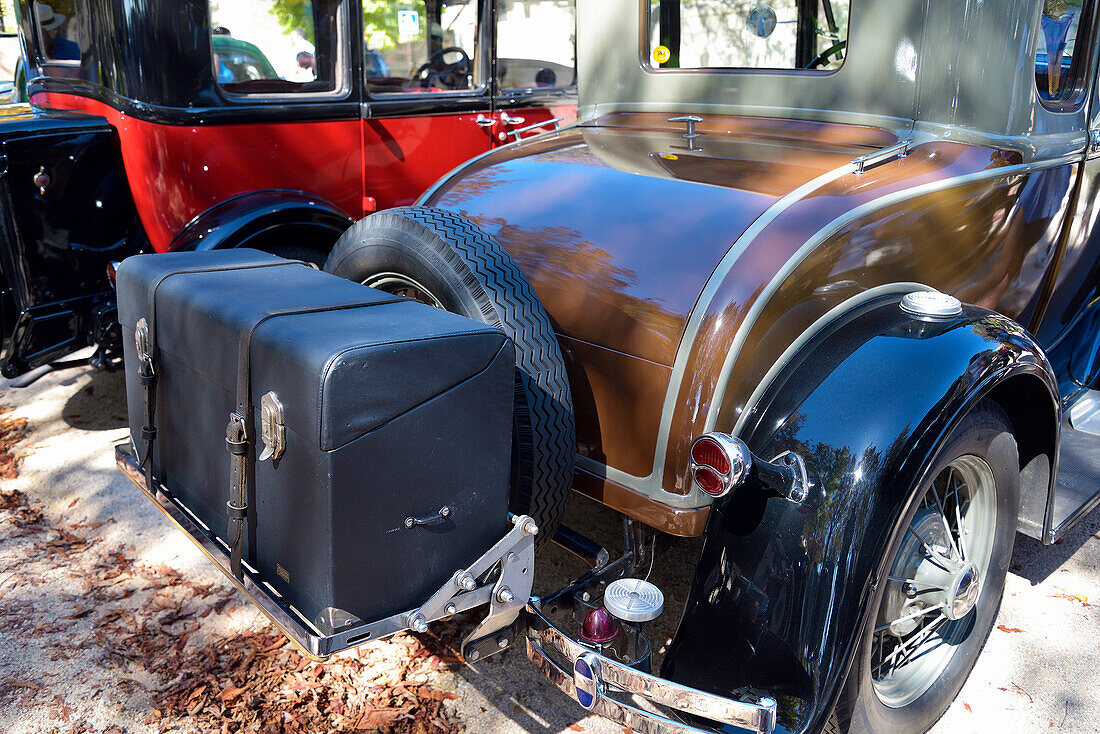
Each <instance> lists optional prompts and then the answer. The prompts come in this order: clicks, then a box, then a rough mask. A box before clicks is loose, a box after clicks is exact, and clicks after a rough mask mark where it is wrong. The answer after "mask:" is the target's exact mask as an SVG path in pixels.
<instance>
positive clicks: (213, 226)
mask: <svg viewBox="0 0 1100 734" xmlns="http://www.w3.org/2000/svg"><path fill="white" fill-rule="evenodd" d="M351 223H352V219H351V217H349V216H348V215H347V214H346V213H344V212H343V211H341V210H340V209H339V208H338V207H337V206H336V205H335V204H333V203H332V202H330V201H327V200H326V199H323V198H321V197H319V196H316V195H314V194H310V193H309V192H306V191H295V190H288V189H267V190H262V191H250V192H247V193H244V194H239V195H237V196H234V197H231V198H229V199H226V200H225V201H222V202H219V203H218V204H215V205H214V206H212V207H210V208H209V209H207V210H206V211H204V212H202V213H201V214H198V215H197V216H195V217H194V218H193V219H192V220H191V221H190V222H188V223H187V225H186V226H184V228H183V229H182V230H180V231H179V233H178V234H177V235H176V236H175V237H174V238H172V243H171V245H169V249H170V250H172V251H176V250H218V249H228V248H234V247H251V248H253V249H257V250H266V251H268V252H270V251H272V250H273V249H275V248H277V247H278V246H280V245H294V246H298V247H307V248H309V249H312V250H316V251H318V252H320V253H327V252H328V251H329V250H330V249H331V248H332V245H333V244H334V243H335V242H336V238H338V237H339V236H340V235H341V234H343V232H344V230H346V229H347V228H348V227H350V226H351Z"/></svg>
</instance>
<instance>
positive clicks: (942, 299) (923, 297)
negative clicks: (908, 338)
mask: <svg viewBox="0 0 1100 734" xmlns="http://www.w3.org/2000/svg"><path fill="white" fill-rule="evenodd" d="M901 310H902V311H905V312H906V313H911V314H913V315H914V316H930V317H932V318H944V317H947V316H958V315H959V314H961V313H962V303H960V302H959V299H958V298H955V297H954V296H949V295H947V294H946V293H940V292H939V291H914V292H912V293H906V294H905V296H904V297H903V298H902V299H901Z"/></svg>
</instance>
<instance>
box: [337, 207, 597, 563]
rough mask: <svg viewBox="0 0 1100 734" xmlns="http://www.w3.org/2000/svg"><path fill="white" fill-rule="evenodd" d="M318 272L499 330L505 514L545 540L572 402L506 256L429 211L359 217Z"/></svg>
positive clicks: (542, 324) (566, 472)
mask: <svg viewBox="0 0 1100 734" xmlns="http://www.w3.org/2000/svg"><path fill="white" fill-rule="evenodd" d="M325 270H327V271H328V272H330V273H334V274H336V275H339V276H341V277H344V278H348V279H349V280H354V281H356V282H358V283H363V284H364V285H368V286H371V287H373V288H378V289H379V290H383V291H386V292H388V293H393V294H396V295H401V296H406V297H408V298H412V299H414V300H417V301H420V302H421V303H425V304H428V305H430V306H434V307H436V308H442V309H445V310H447V311H451V312H453V313H457V314H461V315H463V316H466V317H468V318H472V319H476V320H478V321H482V322H484V323H487V324H491V325H494V326H497V327H499V328H501V329H502V330H503V331H504V333H505V334H507V335H508V336H509V337H510V338H511V339H512V342H513V343H514V345H515V350H516V381H515V404H514V405H515V408H514V411H513V435H512V493H513V494H512V507H511V509H512V511H513V512H516V513H524V514H529V515H531V516H532V517H534V518H535V521H536V523H538V525H539V528H540V533H539V538H538V542H539V544H540V545H541V544H542V543H544V542H546V541H548V540H549V539H550V537H551V536H552V535H553V533H554V530H555V529H556V528H557V526H558V524H559V523H560V521H561V516H562V513H563V512H564V510H565V503H566V500H567V499H568V497H569V491H570V489H571V488H572V485H573V460H574V456H575V452H576V440H575V437H574V423H573V399H572V396H571V394H570V391H569V382H568V379H567V377H566V373H565V365H564V362H563V361H562V357H561V351H560V349H559V347H558V342H557V337H556V336H555V335H554V329H553V325H552V324H551V322H550V318H549V317H548V316H547V315H546V312H545V311H544V310H543V308H542V305H541V304H540V303H539V301H538V298H537V297H536V296H535V293H534V291H533V290H532V289H531V286H530V284H529V283H528V282H527V280H526V279H525V278H524V277H523V274H522V273H521V272H520V271H519V268H518V267H517V266H516V264H515V262H514V261H513V260H512V258H511V256H509V255H508V253H507V252H505V251H504V249H503V248H502V247H501V246H500V245H499V244H498V243H497V242H496V240H494V239H493V238H492V237H490V236H489V235H488V234H486V233H485V231H484V230H482V229H481V228H480V227H478V226H477V225H476V224H474V223H473V222H471V221H470V220H468V219H466V218H465V217H462V216H460V215H458V214H454V213H452V212H448V211H443V210H439V209H432V208H428V207H401V208H397V209H388V210H386V211H382V212H378V213H376V214H372V215H370V216H369V217H366V218H364V219H361V220H360V221H358V222H356V223H355V224H354V225H352V226H351V228H350V229H348V231H347V232H345V233H344V234H343V235H342V236H341V237H340V239H339V240H338V241H337V243H336V246H335V247H334V248H333V250H332V253H331V254H330V255H329V258H328V261H327V262H326V264H325Z"/></svg>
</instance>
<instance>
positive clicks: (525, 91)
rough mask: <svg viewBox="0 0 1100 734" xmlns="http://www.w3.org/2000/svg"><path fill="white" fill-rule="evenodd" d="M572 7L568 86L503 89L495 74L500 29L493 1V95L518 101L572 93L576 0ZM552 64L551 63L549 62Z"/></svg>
mask: <svg viewBox="0 0 1100 734" xmlns="http://www.w3.org/2000/svg"><path fill="white" fill-rule="evenodd" d="M571 2H572V5H573V81H572V82H570V83H569V84H555V85H554V86H552V87H540V86H534V87H504V86H501V84H500V80H499V78H498V75H497V73H496V71H497V63H498V62H499V61H500V55H499V53H498V51H497V40H498V31H499V29H500V27H499V24H498V23H497V0H493V3H492V6H493V9H492V16H493V17H492V18H491V19H490V26H491V33H492V34H493V35H492V67H493V68H492V70H491V72H492V78H493V79H492V82H493V83H492V86H493V95H494V96H495V97H499V98H501V99H508V100H511V99H519V98H523V97H535V96H551V97H559V96H565V95H568V94H570V93H573V92H575V91H576V89H577V76H578V71H577V3H576V0H571ZM524 60H525V61H527V60H530V61H534V60H535V59H524ZM551 63H553V62H551Z"/></svg>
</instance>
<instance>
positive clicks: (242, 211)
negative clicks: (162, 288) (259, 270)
mask: <svg viewBox="0 0 1100 734" xmlns="http://www.w3.org/2000/svg"><path fill="white" fill-rule="evenodd" d="M405 7H406V3H404V2H399V1H398V0H381V1H379V2H370V3H367V4H366V5H365V6H364V4H363V3H361V2H359V1H358V0H316V2H309V1H308V0H307V2H304V3H303V2H298V3H290V4H287V3H284V2H281V0H247V1H242V2H221V3H217V2H214V3H210V2H207V0H185V1H184V2H171V3H162V2H137V3H134V2H123V0H51V2H50V3H45V2H41V1H40V0H20V2H18V3H16V10H17V15H18V17H19V19H20V35H21V40H22V44H23V56H24V59H25V61H26V69H27V73H26V77H27V83H28V86H27V94H28V96H29V98H30V102H31V103H32V105H33V107H31V108H28V107H11V108H8V109H6V110H5V111H4V112H3V118H2V120H0V142H2V144H3V155H4V158H5V160H6V173H5V175H4V180H3V183H2V184H0V185H2V186H3V187H4V191H5V193H4V202H5V203H4V208H3V211H4V240H5V242H4V244H3V245H2V251H0V334H2V342H0V373H2V374H4V375H5V376H7V377H12V376H15V375H19V374H21V373H24V372H26V371H28V370H30V369H32V368H36V367H39V366H41V365H46V364H47V363H49V362H51V361H52V360H55V359H57V358H58V357H59V356H62V355H64V354H66V353H69V352H72V351H74V350H76V349H79V348H81V347H83V346H86V345H98V346H99V347H100V350H99V353H98V354H97V356H96V358H95V360H94V361H95V362H96V363H97V364H98V365H100V366H109V365H111V364H112V358H113V357H114V356H115V355H116V354H117V347H118V344H117V339H118V329H117V325H116V324H115V308H114V302H113V294H112V285H111V282H110V275H109V272H108V270H109V267H110V265H111V263H112V262H115V261H119V260H122V259H123V258H124V257H126V256H127V255H131V254H135V253H137V252H150V251H155V252H167V251H177V250H204V249H218V248H232V247H239V246H242V245H247V246H248V247H254V248H259V249H262V250H266V251H271V252H279V253H281V254H285V255H289V256H293V257H297V258H304V259H308V260H311V261H313V262H315V263H317V264H318V265H320V264H321V263H323V262H324V259H325V257H326V255H327V254H328V251H329V249H330V248H331V247H332V244H333V243H334V242H335V241H336V238H337V237H338V236H339V235H340V234H341V233H342V232H343V231H344V230H345V229H347V227H348V226H349V225H350V224H351V223H352V222H353V221H354V220H356V219H359V218H361V217H363V216H364V215H365V214H367V213H369V212H372V211H375V210H376V209H381V208H386V207H391V206H395V205H401V204H411V203H412V202H413V200H414V199H415V198H416V197H417V196H419V195H420V194H421V193H422V192H423V191H424V189H425V188H427V187H428V185H429V184H431V183H432V182H433V181H435V180H436V179H437V178H439V177H440V176H441V175H443V174H444V173H446V172H447V171H449V170H450V169H452V168H454V167H455V166H457V165H458V164H459V163H461V162H463V161H465V160H467V159H468V158H471V157H473V156H475V155H478V154H480V153H483V152H486V151H488V150H489V149H491V148H492V147H494V146H497V145H501V144H503V143H505V142H507V141H511V140H514V139H516V138H517V137H521V136H527V135H532V134H535V133H536V132H538V131H539V130H540V129H544V128H545V126H546V125H552V124H554V121H555V120H568V121H571V120H573V119H575V116H576V115H575V112H576V92H575V89H576V87H575V79H574V77H575V74H574V72H573V69H574V60H573V56H574V51H573V35H574V5H573V3H572V2H571V1H565V0H519V1H517V2H512V1H511V0H509V2H507V4H506V7H501V8H497V3H496V0H491V1H490V2H476V1H474V0H429V1H428V2H426V3H420V4H419V5H418V6H417V7H418V8H419V10H416V9H412V10H409V11H407V12H403V11H402V9H404V8H405ZM276 13H282V15H278V16H277V15H276ZM399 21H400V23H399ZM295 26H299V27H297V28H296V27H295ZM303 29H304V30H303ZM62 47H63V48H62ZM59 49H60V50H59ZM497 50H499V52H500V53H501V54H503V55H505V56H506V57H507V62H506V63H507V64H508V65H512V66H514V67H515V68H517V69H518V68H524V69H529V70H531V71H530V73H528V74H522V75H517V74H506V73H505V69H504V68H503V66H500V65H498V62H497V57H496V53H495V51H497ZM540 72H541V73H542V76H541V77H539V78H541V79H543V80H544V81H546V83H542V82H537V81H536V77H538V76H539V73H540ZM380 73H383V74H385V76H379V74H380Z"/></svg>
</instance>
